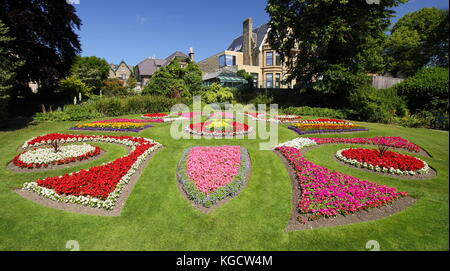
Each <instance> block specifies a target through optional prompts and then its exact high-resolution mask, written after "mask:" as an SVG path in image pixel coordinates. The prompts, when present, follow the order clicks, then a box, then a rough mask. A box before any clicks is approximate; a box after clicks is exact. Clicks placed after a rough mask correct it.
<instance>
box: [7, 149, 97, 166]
mask: <svg viewBox="0 0 450 271" xmlns="http://www.w3.org/2000/svg"><path fill="white" fill-rule="evenodd" d="M100 151H101V149H100V147H97V146H92V145H89V144H82V145H68V146H61V147H60V148H59V151H58V152H55V151H54V149H52V148H49V147H46V148H34V149H32V150H28V151H24V152H22V153H21V154H19V155H17V156H16V157H14V158H13V160H12V162H13V164H14V165H16V166H18V167H21V168H29V169H33V168H41V167H44V168H47V167H48V166H49V165H63V164H68V163H72V162H76V161H82V160H85V159H88V158H91V157H94V156H97V155H99V154H100Z"/></svg>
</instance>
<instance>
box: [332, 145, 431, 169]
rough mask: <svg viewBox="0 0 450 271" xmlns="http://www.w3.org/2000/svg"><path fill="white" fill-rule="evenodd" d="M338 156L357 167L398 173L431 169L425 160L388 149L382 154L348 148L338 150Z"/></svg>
mask: <svg viewBox="0 0 450 271" xmlns="http://www.w3.org/2000/svg"><path fill="white" fill-rule="evenodd" d="M336 158H337V159H339V160H341V161H343V162H345V163H347V164H350V165H353V166H356V167H361V168H367V169H370V170H374V171H376V172H383V173H390V174H397V175H416V174H423V173H427V172H428V170H429V166H428V164H427V163H426V162H425V161H423V160H421V159H419V158H417V157H414V156H410V155H405V154H400V153H396V152H392V151H386V152H385V153H384V154H383V155H382V156H381V155H380V152H379V151H378V150H375V149H363V148H357V149H353V148H348V149H343V150H339V151H337V152H336Z"/></svg>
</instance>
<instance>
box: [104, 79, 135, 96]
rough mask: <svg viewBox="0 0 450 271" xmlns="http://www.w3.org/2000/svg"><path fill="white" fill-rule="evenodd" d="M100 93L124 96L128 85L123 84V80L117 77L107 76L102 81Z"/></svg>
mask: <svg viewBox="0 0 450 271" xmlns="http://www.w3.org/2000/svg"><path fill="white" fill-rule="evenodd" d="M101 90H102V94H103V95H105V96H109V97H114V96H126V95H127V94H128V90H129V89H128V87H125V86H124V82H123V81H122V80H120V79H118V78H108V79H106V80H105V81H104V82H103V86H102V88H101Z"/></svg>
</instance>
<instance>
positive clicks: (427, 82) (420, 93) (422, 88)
mask: <svg viewBox="0 0 450 271" xmlns="http://www.w3.org/2000/svg"><path fill="white" fill-rule="evenodd" d="M448 72H449V70H448V68H442V67H432V68H423V69H422V70H420V71H418V72H417V73H416V74H415V75H414V76H412V77H410V78H408V79H406V80H405V81H403V82H401V83H400V84H397V85H395V86H394V88H395V89H396V90H397V92H398V94H399V95H400V96H402V97H404V99H406V101H407V104H408V108H409V109H410V110H411V112H412V113H417V112H419V111H421V110H428V111H432V112H434V114H436V115H447V116H448V91H449V89H448V78H449V75H448Z"/></svg>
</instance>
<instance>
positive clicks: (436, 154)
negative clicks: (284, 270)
mask: <svg viewBox="0 0 450 271" xmlns="http://www.w3.org/2000/svg"><path fill="white" fill-rule="evenodd" d="M126 117H136V115H135V116H126ZM73 124H74V122H61V123H40V124H38V125H31V126H28V127H27V128H24V129H21V130H16V131H11V132H3V133H0V147H1V149H2V155H1V156H0V163H2V165H3V167H2V168H1V169H0V205H1V206H2V208H0V229H1V232H0V250H67V249H66V247H65V245H66V242H67V241H68V240H77V241H78V242H79V244H80V249H81V250H365V249H366V248H365V244H366V242H367V241H368V240H377V241H378V242H379V243H380V245H381V249H382V250H448V232H449V229H448V214H449V210H448V181H449V177H448V157H449V153H448V149H449V147H448V140H449V137H448V133H446V132H441V131H431V130H426V129H409V128H403V127H397V126H389V125H383V124H372V123H359V124H360V125H363V126H365V127H368V128H370V131H369V132H365V133H351V134H340V135H320V136H322V137H334V136H339V137H372V136H402V137H404V138H406V139H408V140H410V141H412V142H414V143H416V144H418V145H420V146H421V147H423V148H424V149H426V150H427V151H428V152H429V153H431V155H432V156H433V157H432V158H426V157H421V158H423V159H425V160H426V161H427V162H428V163H429V164H430V165H431V166H432V167H433V168H435V169H436V170H437V172H438V176H437V177H436V178H434V179H432V180H399V179H394V178H390V177H385V176H380V175H376V174H371V173H368V172H363V171H360V170H358V169H355V168H349V167H346V166H344V165H342V164H339V163H337V162H335V161H334V160H333V159H332V155H333V154H334V153H335V152H336V151H337V150H338V149H341V148H343V147H345V146H346V145H326V146H322V147H320V148H317V149H314V150H312V151H310V152H309V153H307V158H308V159H310V160H311V161H313V162H315V163H317V164H320V165H323V166H326V167H329V168H330V169H333V170H339V171H341V172H344V173H347V174H350V175H352V176H355V177H358V178H363V179H368V180H370V181H373V182H377V183H380V184H386V185H389V186H393V187H396V188H398V189H399V190H401V191H407V192H409V193H410V194H411V195H413V196H414V197H417V198H418V201H417V202H416V203H415V204H414V205H413V206H411V207H410V208H408V209H407V210H406V211H404V212H401V213H398V214H395V215H393V216H391V217H386V218H384V219H380V220H377V221H371V222H365V223H359V224H353V225H345V226H338V227H332V228H320V229H315V230H303V231H295V232H286V231H285V228H286V225H287V222H288V220H289V218H290V213H291V196H292V191H291V184H290V180H289V177H288V174H287V172H286V170H285V168H284V165H283V164H282V162H281V160H280V159H279V158H278V157H277V156H276V155H275V154H274V153H273V152H271V151H262V150H260V149H259V142H261V141H262V140H231V139H215V140H207V139H201V140H193V139H191V140H186V139H180V140H174V139H172V138H171V136H170V124H168V123H166V124H155V125H154V126H155V127H153V128H149V129H146V130H144V131H142V132H140V133H137V134H136V133H117V132H116V133H111V132H82V131H70V130H68V128H70V127H71V126H73ZM50 132H63V133H85V134H109V135H135V136H136V135H137V136H143V137H148V138H152V139H154V140H156V141H158V142H160V143H162V144H163V145H164V148H163V149H162V150H160V151H159V152H158V153H157V154H156V155H155V156H154V157H153V158H152V160H151V161H150V163H149V164H148V166H147V167H146V168H145V170H144V171H143V173H142V175H141V177H140V178H139V181H138V183H137V184H136V186H135V187H134V189H133V192H132V193H131V195H130V197H129V198H128V200H127V202H126V205H125V206H124V208H123V210H122V215H121V216H120V217H101V216H92V215H83V214H76V213H70V212H66V211H60V210H55V209H51V208H48V207H45V206H41V205H39V204H36V203H34V202H31V201H29V200H27V199H24V198H22V197H21V196H19V195H17V194H16V193H14V192H12V189H14V188H18V187H20V186H21V185H22V184H23V183H24V182H27V181H33V180H35V179H36V178H42V177H45V176H53V175H57V174H62V173H64V172H70V171H75V170H78V169H80V168H89V167H91V166H93V165H98V164H101V163H103V162H106V161H110V160H112V159H114V158H116V157H119V156H121V155H123V154H124V153H125V150H124V149H123V148H121V147H120V146H116V145H107V144H100V145H101V147H102V148H103V149H104V150H106V151H107V152H106V154H105V155H104V156H103V157H102V158H101V159H98V160H95V161H91V162H88V163H86V164H82V165H79V166H77V167H73V168H69V169H64V170H55V171H51V172H40V173H16V172H10V171H8V170H7V169H6V164H7V163H8V162H9V161H10V160H11V159H12V157H14V155H15V154H16V153H17V152H16V151H17V148H18V147H19V146H21V145H22V144H23V142H24V141H26V140H28V139H30V138H31V137H34V136H38V135H42V134H46V133H50ZM309 136H310V137H312V136H314V135H309ZM295 137H298V135H297V134H296V133H295V132H293V131H290V130H288V129H287V128H286V126H285V125H280V126H279V141H280V142H284V141H286V140H289V139H293V138H295ZM224 144H233V145H242V146H244V147H246V148H247V149H248V151H249V154H250V157H251V161H252V173H251V177H250V180H249V182H248V184H247V186H246V187H245V189H244V190H243V191H242V192H241V193H240V194H239V195H238V196H237V197H235V198H233V199H232V200H230V201H229V202H228V203H227V204H225V205H224V206H221V207H220V208H217V209H216V210H214V211H213V212H211V213H209V214H204V213H201V212H199V211H197V210H196V209H194V208H193V207H192V206H191V205H190V203H189V202H188V201H187V200H186V199H185V198H184V197H183V195H182V194H181V193H180V191H179V190H178V188H177V185H176V177H175V172H176V167H177V163H178V161H179V159H180V158H181V156H182V154H183V151H184V150H185V149H186V148H188V147H190V146H196V145H224Z"/></svg>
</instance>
